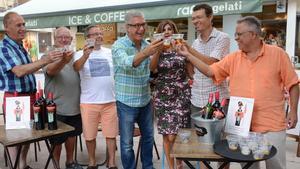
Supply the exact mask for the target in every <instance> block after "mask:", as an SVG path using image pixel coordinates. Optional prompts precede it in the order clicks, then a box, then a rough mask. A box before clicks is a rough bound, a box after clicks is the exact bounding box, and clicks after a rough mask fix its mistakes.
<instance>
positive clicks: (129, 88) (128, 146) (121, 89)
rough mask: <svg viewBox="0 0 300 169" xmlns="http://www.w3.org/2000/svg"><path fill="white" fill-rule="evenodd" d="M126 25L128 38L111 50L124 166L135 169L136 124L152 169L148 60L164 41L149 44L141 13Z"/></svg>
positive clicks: (147, 166) (145, 165) (134, 13)
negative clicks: (134, 144) (134, 134)
mask: <svg viewBox="0 0 300 169" xmlns="http://www.w3.org/2000/svg"><path fill="white" fill-rule="evenodd" d="M125 24H126V26H125V28H126V31H127V35H126V36H125V37H122V38H120V39H119V40H117V41H116V42H115V43H114V45H113V47H112V55H113V64H114V73H115V89H116V100H117V112H118V117H119V129H120V139H121V140H120V144H121V146H120V147H121V159H122V165H123V168H126V169H134V168H135V165H134V164H135V163H134V162H135V160H134V152H133V150H132V146H133V131H134V124H135V123H138V125H139V127H140V131H141V137H142V139H141V160H142V163H143V166H142V168H143V169H152V168H153V163H152V149H153V124H152V121H153V115H152V110H151V105H150V85H149V76H150V69H149V65H150V59H149V56H150V55H153V54H154V53H155V52H157V51H159V50H160V48H161V47H162V46H163V41H161V40H156V41H154V42H152V43H151V44H148V43H147V42H146V41H145V40H144V34H145V31H146V27H147V24H146V22H145V19H144V15H143V14H142V13H141V12H138V11H130V12H128V13H127V14H126V15H125Z"/></svg>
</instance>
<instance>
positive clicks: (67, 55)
mask: <svg viewBox="0 0 300 169" xmlns="http://www.w3.org/2000/svg"><path fill="white" fill-rule="evenodd" d="M73 55H74V52H73V51H68V52H64V53H63V57H62V58H61V59H60V60H58V61H55V62H53V63H50V64H48V65H47V66H46V67H45V68H46V72H47V74H48V75H49V76H54V75H56V74H58V73H59V72H60V71H61V70H62V69H63V67H64V66H65V65H66V64H68V63H69V62H70V61H71V59H72V57H73Z"/></svg>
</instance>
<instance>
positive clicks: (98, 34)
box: [88, 32, 103, 36]
mask: <svg viewBox="0 0 300 169" xmlns="http://www.w3.org/2000/svg"><path fill="white" fill-rule="evenodd" d="M88 35H89V36H103V33H99V32H97V33H90V34H88Z"/></svg>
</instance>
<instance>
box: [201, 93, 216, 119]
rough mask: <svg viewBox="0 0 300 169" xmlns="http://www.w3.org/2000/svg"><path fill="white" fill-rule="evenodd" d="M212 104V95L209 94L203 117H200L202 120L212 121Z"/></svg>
mask: <svg viewBox="0 0 300 169" xmlns="http://www.w3.org/2000/svg"><path fill="white" fill-rule="evenodd" d="M212 102H213V94H212V93H210V94H209V98H208V102H207V104H206V106H205V113H204V116H203V115H202V118H204V119H212V117H213V111H214V110H213V107H212Z"/></svg>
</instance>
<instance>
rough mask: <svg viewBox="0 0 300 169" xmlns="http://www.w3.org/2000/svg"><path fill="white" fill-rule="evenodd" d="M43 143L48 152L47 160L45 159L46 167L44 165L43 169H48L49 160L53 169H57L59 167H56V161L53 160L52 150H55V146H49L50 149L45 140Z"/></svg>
mask: <svg viewBox="0 0 300 169" xmlns="http://www.w3.org/2000/svg"><path fill="white" fill-rule="evenodd" d="M45 143H46V146H47V149H48V151H49V156H48V159H47V162H46V165H45V169H47V168H48V165H49V162H50V159H52V162H53V166H54V168H55V169H59V166H58V165H57V163H56V161H55V160H54V158H53V150H54V148H55V144H53V145H51V147H50V145H49V143H48V141H47V140H45Z"/></svg>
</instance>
